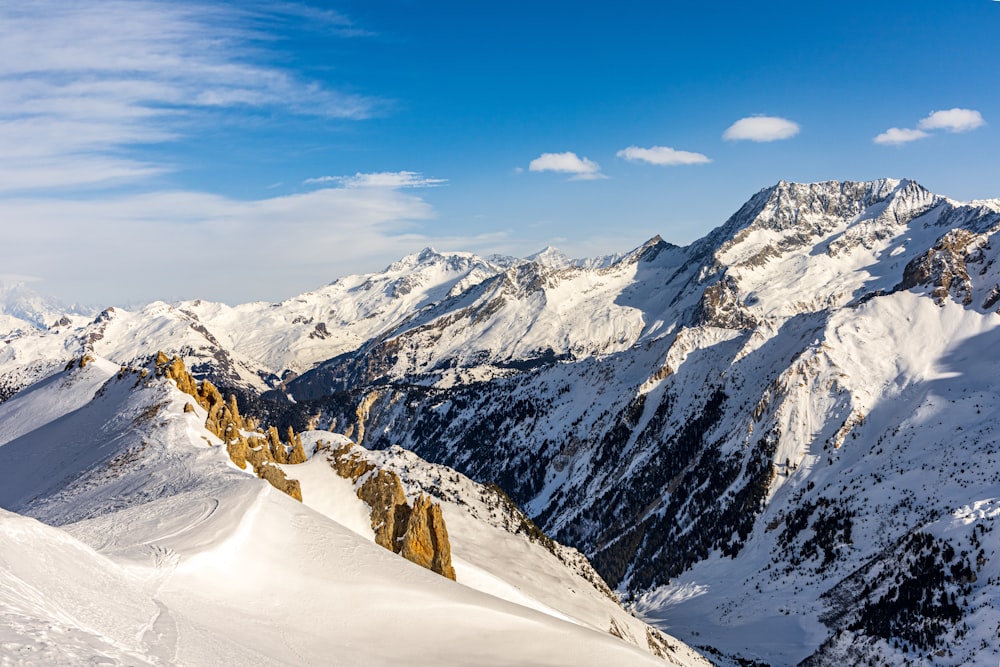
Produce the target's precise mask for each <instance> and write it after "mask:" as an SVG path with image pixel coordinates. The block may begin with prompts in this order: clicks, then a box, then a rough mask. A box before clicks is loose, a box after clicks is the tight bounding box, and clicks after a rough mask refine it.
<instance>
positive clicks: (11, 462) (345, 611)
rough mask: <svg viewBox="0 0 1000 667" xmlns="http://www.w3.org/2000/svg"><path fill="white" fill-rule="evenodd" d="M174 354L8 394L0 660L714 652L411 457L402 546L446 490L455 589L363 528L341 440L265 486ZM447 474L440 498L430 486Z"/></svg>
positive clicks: (80, 370)
mask: <svg viewBox="0 0 1000 667" xmlns="http://www.w3.org/2000/svg"><path fill="white" fill-rule="evenodd" d="M171 364H173V362H171ZM166 365H167V361H166V360H165V359H164V360H161V361H160V362H159V363H157V364H155V365H154V364H151V365H150V366H149V367H147V368H145V369H128V368H125V369H123V368H120V367H119V366H118V365H117V364H116V363H112V362H110V361H108V360H106V359H103V358H100V357H93V358H89V359H88V360H87V361H86V362H77V363H74V364H71V365H68V366H67V367H66V368H65V369H64V370H62V371H61V372H59V373H57V374H55V375H53V376H50V377H49V378H47V379H45V380H43V381H41V382H39V383H36V384H33V385H32V386H30V387H28V388H26V389H24V390H22V391H21V392H19V393H18V394H17V395H16V396H14V397H13V398H11V399H10V400H9V401H7V402H5V403H4V404H3V405H0V470H2V471H3V473H2V478H3V484H0V507H2V508H3V509H0V620H2V622H0V661H2V662H3V663H4V664H11V665H19V664H97V663H100V664H113V665H162V664H191V665H216V664H255V665H287V664H297V665H310V664H312V665H320V664H324V665H325V664H347V665H359V664H364V665H398V664H411V665H428V666H430V665H465V664H470V662H471V663H474V664H483V665H508V664H537V665H553V666H554V665H562V664H566V663H567V662H570V663H572V664H581V665H584V664H586V665H595V666H597V665H607V664H622V665H626V664H627V665H643V664H659V665H662V664H671V665H678V666H685V665H690V666H694V665H706V664H708V663H707V662H706V661H705V660H704V659H703V658H701V657H700V656H699V655H698V654H697V653H695V652H694V651H692V650H691V649H689V648H688V647H686V646H684V645H683V644H681V643H680V642H678V641H676V640H674V639H672V638H670V637H667V636H665V635H663V634H662V633H660V632H658V631H657V630H655V629H653V628H650V627H648V626H647V625H646V624H644V623H643V622H642V621H640V620H638V619H636V618H634V617H632V616H630V615H629V614H627V613H626V612H625V611H624V610H623V609H622V608H621V607H620V606H619V605H618V604H617V603H616V602H615V601H614V600H613V599H611V598H610V597H609V596H608V595H607V594H606V593H607V588H606V585H605V586H604V589H603V591H602V590H601V589H599V588H598V583H600V578H599V577H597V575H596V574H594V573H593V571H592V570H590V569H589V566H587V565H586V562H585V560H583V559H582V557H581V556H579V554H577V553H576V552H573V551H572V550H570V549H567V548H565V547H561V546H560V545H554V544H552V545H551V546H550V547H549V548H545V547H542V546H540V545H538V544H536V543H535V542H533V541H532V540H531V539H529V536H527V535H525V534H522V533H519V532H518V531H517V529H516V526H515V525H512V522H511V521H509V520H508V519H510V518H511V517H516V516H517V511H516V509H515V508H512V507H509V506H502V505H501V504H500V503H492V504H490V503H486V502H484V501H483V500H481V499H482V498H494V497H496V494H494V493H492V492H487V491H486V490H484V489H482V488H481V487H478V486H477V485H476V484H475V483H473V482H472V481H471V480H468V479H467V478H462V477H460V476H459V475H458V474H457V473H455V472H454V471H451V470H447V469H444V468H441V467H436V466H432V465H430V464H427V463H424V462H422V461H420V460H419V459H417V458H416V457H413V456H412V455H408V456H406V462H405V465H404V466H403V467H402V469H403V470H405V471H406V473H407V475H406V477H407V489H406V491H405V492H401V493H406V494H407V495H410V490H411V489H414V488H415V485H416V484H420V485H421V491H420V492H418V493H415V494H413V495H415V497H414V498H413V499H412V501H410V499H409V498H404V499H403V501H404V503H405V502H412V504H413V507H412V512H411V514H412V516H411V517H410V524H411V525H410V527H409V528H408V529H407V531H406V533H405V535H404V543H403V551H404V552H405V551H406V550H407V548H410V550H411V551H413V552H414V553H415V554H416V555H417V556H419V555H420V546H421V545H420V544H410V543H409V542H407V541H406V539H409V538H411V537H412V538H413V540H412V541H419V537H420V533H421V531H419V530H415V529H414V528H413V523H414V517H416V518H417V520H418V522H419V521H422V520H425V519H426V520H427V521H429V522H431V523H432V524H434V525H431V526H429V528H428V530H429V533H430V537H429V539H430V540H432V541H433V540H435V539H443V538H444V537H445V536H446V533H445V532H444V527H443V524H442V523H441V522H443V517H442V510H441V504H444V505H446V506H447V508H446V511H447V513H448V521H449V523H452V522H453V524H452V531H451V532H452V534H453V536H454V539H455V544H454V547H453V549H452V554H453V555H454V557H455V568H454V569H453V570H452V571H451V572H450V576H451V578H453V579H454V578H456V573H455V570H457V580H458V583H457V584H456V583H455V582H453V581H449V580H448V579H446V578H445V577H442V576H439V574H435V573H433V572H431V571H430V569H433V568H430V569H424V568H423V567H418V566H417V565H414V564H413V563H411V562H407V560H404V559H403V558H400V557H399V556H397V555H395V554H393V553H392V550H389V549H385V548H383V546H380V545H379V544H377V543H376V541H375V539H374V534H373V528H372V525H371V524H370V523H368V510H369V508H368V507H367V506H366V505H365V503H364V501H363V500H362V499H361V498H359V497H358V496H357V495H356V494H355V489H354V486H353V482H352V481H351V480H349V479H344V478H342V477H341V476H339V475H338V473H337V472H336V471H335V470H334V468H333V467H332V466H331V461H330V460H329V459H328V458H327V454H328V453H329V451H330V450H329V445H330V444H331V443H337V444H342V445H345V446H347V447H351V443H350V442H349V441H347V440H346V439H345V438H343V437H342V436H338V435H337V434H333V433H329V432H323V431H311V432H309V433H307V434H303V435H302V439H303V440H305V444H306V445H308V451H309V453H310V454H311V455H313V456H312V457H311V458H308V459H307V460H303V461H302V462H301V463H298V464H294V465H292V464H285V465H280V466H279V467H280V468H281V469H282V471H283V473H287V474H288V475H289V476H296V477H301V480H302V487H301V488H302V491H303V494H302V496H303V498H302V500H303V501H305V502H299V501H298V500H293V499H292V498H290V497H289V496H288V495H286V494H284V493H279V492H277V491H275V490H274V488H273V486H271V485H269V484H267V483H266V482H265V481H263V480H260V479H257V478H256V477H255V476H254V474H253V473H252V472H251V471H243V470H241V469H239V467H238V466H237V465H235V463H234V462H233V461H232V460H231V458H230V457H231V454H230V453H228V452H227V446H226V445H227V444H229V442H231V440H232V438H230V437H229V436H230V435H231V433H230V432H228V431H227V432H226V433H225V435H226V436H227V437H226V439H225V440H223V439H220V438H219V437H218V436H219V433H217V432H215V431H213V430H210V429H208V428H207V427H206V426H205V424H206V423H207V422H206V420H208V421H211V419H212V410H211V408H212V407H213V406H209V407H208V408H206V407H205V406H203V405H201V404H199V405H197V406H195V405H193V404H192V402H191V399H192V396H191V395H190V394H189V393H185V391H186V390H182V389H183V388H182V387H181V386H180V385H182V384H184V385H188V384H192V383H193V381H192V379H191V378H190V377H189V376H184V377H183V378H181V377H180V376H179V374H178V373H179V372H180V371H178V372H172V373H161V372H159V371H161V370H163V369H164V368H165V366H166ZM180 370H181V371H182V370H183V369H182V367H181V368H180ZM237 419H238V417H237ZM227 441H229V442H227ZM296 443H297V445H298V448H299V450H300V451H303V452H304V451H306V450H305V449H304V448H303V443H302V442H301V441H299V440H297V441H296ZM323 443H326V445H327V447H325V448H323V447H320V445H321V444H323ZM402 456H403V455H398V456H396V457H394V458H400V459H401V458H402ZM377 458H378V459H380V460H381V461H384V462H385V463H384V464H383V465H384V466H385V468H386V470H388V469H389V468H390V462H389V460H388V459H389V455H383V456H380V457H377ZM393 474H395V473H393ZM443 476H447V478H448V486H447V491H448V493H447V496H448V500H446V501H445V500H442V502H441V504H439V503H438V502H437V501H434V502H431V501H429V500H428V497H429V496H428V495H425V494H424V493H423V489H426V490H427V491H428V492H431V491H432V490H433V489H438V488H441V489H443V488H446V487H445V486H444V484H443V483H442V480H441V478H442V477H443ZM414 477H416V478H418V479H419V481H417V482H415V481H413V479H414ZM359 481H363V480H359ZM442 495H443V494H442ZM15 512H16V513H15ZM476 512H486V513H488V514H489V516H490V517H491V518H492V519H493V521H492V522H491V521H488V520H487V518H486V517H485V516H483V517H477V516H476V515H475V513H476ZM521 516H522V518H523V515H521ZM29 517H32V518H29ZM36 519H37V520H36ZM38 520H40V521H44V522H45V523H44V524H43V523H41V522H40V521H38ZM45 524H48V525H45ZM487 545H488V547H487ZM403 555H404V556H407V554H405V553H404V554H403ZM434 555H435V556H437V552H435V553H434ZM574 555H575V559H574ZM407 557H408V558H409V560H411V561H416V560H417V559H416V558H413V557H409V556H407ZM560 558H563V559H565V560H561V559H560ZM577 560H583V563H579V562H577ZM566 561H568V562H566ZM512 562H514V563H518V566H519V567H521V568H523V570H521V571H519V572H516V573H515V575H514V576H513V577H511V575H510V574H509V573H508V572H505V570H506V569H507V566H508V565H509V564H510V563H512ZM449 567H450V564H449ZM581 573H582V574H581ZM588 574H589V575H590V576H591V577H592V578H593V579H594V581H590V580H588V579H587V578H586V576H585V575H588ZM595 582H596V583H595ZM460 584H461V585H460ZM616 629H617V632H616V631H615V630H616Z"/></svg>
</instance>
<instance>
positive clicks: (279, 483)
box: [254, 463, 302, 502]
mask: <svg viewBox="0 0 1000 667" xmlns="http://www.w3.org/2000/svg"><path fill="white" fill-rule="evenodd" d="M254 472H256V473H257V476H258V477H260V478H261V479H263V480H266V481H267V482H268V483H269V484H270V485H271V486H273V487H274V488H276V489H278V490H279V491H283V492H285V493H286V494H288V495H289V496H291V497H292V498H295V499H296V500H298V501H299V502H302V485H301V484H299V480H297V479H288V477H286V476H285V473H284V471H282V470H281V469H280V468H278V467H277V466H275V465H272V464H270V463H265V464H263V465H261V466H259V467H254Z"/></svg>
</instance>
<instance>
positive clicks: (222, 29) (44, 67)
mask: <svg viewBox="0 0 1000 667" xmlns="http://www.w3.org/2000/svg"><path fill="white" fill-rule="evenodd" d="M282 6H283V7H284V9H283V10H282V11H284V12H285V13H289V12H292V11H293V10H294V9H295V5H293V4H286V5H282ZM261 11H266V10H261ZM272 13H273V12H272ZM325 16H327V21H328V22H329V23H336V22H337V21H339V22H340V23H339V29H344V30H349V29H350V26H349V25H348V24H346V23H345V20H344V19H342V18H338V16H339V15H336V14H333V13H328V14H325ZM264 18H266V17H264V16H263V15H262V14H261V13H260V11H258V12H256V13H254V12H252V11H249V10H246V9H242V8H240V6H238V5H228V6H227V5H218V4H209V3H205V4H198V3H189V2H184V3H167V2H152V1H150V0H132V1H130V2H119V1H115V0H94V1H92V2H87V3H79V2H74V1H73V0H41V1H39V2H31V3H2V4H0V62H2V63H3V67H2V68H0V100H2V102H3V103H2V105H0V146H3V151H2V152H0V192H3V191H6V192H11V191H24V190H32V189H42V188H48V187H51V188H65V187H80V186H85V187H99V186H106V185H115V184H117V183H120V182H122V181H136V180H141V179H145V178H148V177H149V176H152V175H156V174H159V173H162V172H163V171H165V170H167V169H168V168H169V167H167V166H165V165H162V164H151V163H150V162H149V161H148V160H146V159H143V158H142V157H139V156H138V154H137V153H134V152H133V151H136V150H137V149H138V147H139V146H141V145H149V144H157V143H163V142H169V141H174V140H176V139H178V138H179V137H180V136H181V135H182V133H184V132H186V131H188V129H189V128H190V127H191V124H192V123H193V122H195V121H196V120H197V118H198V117H199V115H200V114H205V113H206V112H209V111H211V110H218V109H220V108H227V109H230V108H244V109H246V108H266V109H276V108H280V109H283V110H285V111H290V112H292V113H296V114H302V115H312V116H323V117H329V118H337V119H354V120H356V119H362V118H367V117H370V116H371V115H373V114H374V113H376V112H377V110H378V107H379V106H380V104H381V102H379V101H378V100H375V99H373V98H368V97H364V96H361V95H353V94H344V93H340V92H338V91H335V90H330V89H328V88H326V87H324V86H321V85H318V84H316V83H314V82H310V81H305V80H302V79H300V78H299V77H297V76H295V75H293V74H292V73H290V72H288V71H285V70H282V69H280V68H278V67H275V66H273V65H271V64H267V63H268V58H267V53H266V51H264V50H263V49H262V45H266V43H267V40H268V39H269V38H268V36H267V34H266V27H267V26H266V21H265V20H264Z"/></svg>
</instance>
